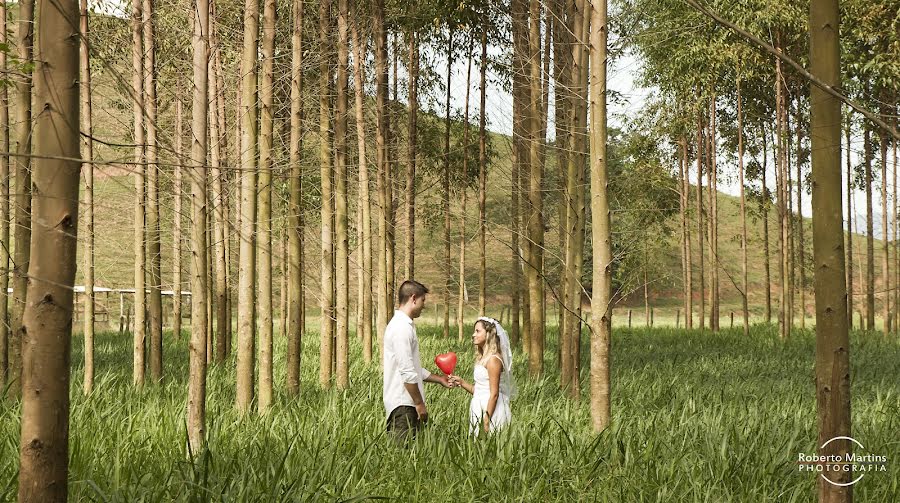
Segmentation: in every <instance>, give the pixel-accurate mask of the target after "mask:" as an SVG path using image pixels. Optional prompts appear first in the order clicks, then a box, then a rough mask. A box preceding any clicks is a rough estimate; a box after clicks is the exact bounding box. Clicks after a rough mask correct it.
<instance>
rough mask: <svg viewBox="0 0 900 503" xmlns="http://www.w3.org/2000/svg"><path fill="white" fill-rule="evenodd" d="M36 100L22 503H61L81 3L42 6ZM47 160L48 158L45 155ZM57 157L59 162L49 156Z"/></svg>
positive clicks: (75, 198)
mask: <svg viewBox="0 0 900 503" xmlns="http://www.w3.org/2000/svg"><path fill="white" fill-rule="evenodd" d="M39 12H40V23H39V30H40V31H39V34H38V36H39V37H38V40H39V42H40V45H39V47H38V53H39V54H40V55H41V58H40V63H39V66H37V67H36V71H35V79H34V82H35V98H36V102H37V107H38V110H41V113H40V114H38V115H37V117H36V118H35V119H36V120H35V127H34V134H35V145H36V146H37V148H36V152H35V153H36V154H37V156H36V158H35V160H34V187H35V197H34V215H35V219H34V222H35V226H34V234H33V236H32V237H33V239H32V240H31V248H32V249H31V264H30V267H29V269H28V272H29V276H30V280H29V281H30V282H31V285H30V288H29V289H28V296H27V307H26V308H25V313H24V318H23V325H24V330H23V331H22V332H23V338H22V364H23V365H22V428H21V437H20V441H19V501H21V502H26V501H42V502H44V501H46V502H64V501H66V498H67V478H68V477H67V474H68V451H69V445H68V444H69V379H70V377H69V375H70V360H71V355H72V339H71V334H72V311H73V298H72V297H73V293H72V290H73V287H74V286H75V269H76V265H77V263H76V253H77V250H78V189H79V187H78V186H79V183H78V182H79V172H80V170H81V163H80V162H78V161H77V160H75V159H78V157H79V155H80V152H79V143H80V142H79V125H80V122H79V113H78V106H79V99H78V98H79V93H78V90H79V85H78V77H79V75H78V47H79V43H78V40H77V38H76V37H73V36H72V32H73V31H74V30H75V29H76V28H75V26H76V20H77V19H78V15H79V12H78V2H75V1H69V2H61V3H54V2H41V5H40V10H39ZM43 156H47V157H43ZM52 156H58V157H59V158H67V160H62V159H51V158H49V157H52Z"/></svg>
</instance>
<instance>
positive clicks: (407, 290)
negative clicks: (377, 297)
mask: <svg viewBox="0 0 900 503" xmlns="http://www.w3.org/2000/svg"><path fill="white" fill-rule="evenodd" d="M426 293H428V287H426V286H425V285H423V284H422V283H419V282H418V281H415V280H412V279H408V280H406V281H404V282H403V284H401V285H400V288H399V289H398V293H397V300H398V301H399V302H400V305H401V306H402V305H403V304H406V301H408V300H409V299H410V297H412V296H413V295H416V296H418V297H421V296H423V295H425V294H426Z"/></svg>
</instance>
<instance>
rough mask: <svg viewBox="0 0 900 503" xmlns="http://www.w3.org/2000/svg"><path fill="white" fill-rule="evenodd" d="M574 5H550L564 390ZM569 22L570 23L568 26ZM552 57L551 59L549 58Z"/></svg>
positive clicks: (567, 375)
mask: <svg viewBox="0 0 900 503" xmlns="http://www.w3.org/2000/svg"><path fill="white" fill-rule="evenodd" d="M574 8H575V4H574V3H569V2H567V1H565V0H554V1H553V2H551V3H550V9H551V11H550V15H551V19H552V24H553V29H552V32H553V82H554V84H553V97H554V114H555V117H554V120H553V125H554V130H555V132H554V136H555V137H556V141H555V145H554V147H555V148H554V152H555V153H556V171H557V177H558V178H559V189H558V190H559V204H558V205H557V210H558V214H559V215H558V218H559V225H558V228H559V256H560V257H561V258H562V260H561V267H560V278H559V280H560V285H561V286H560V289H559V291H560V294H559V295H558V297H559V299H558V300H559V303H560V306H559V318H558V320H557V326H558V332H559V344H558V360H559V362H558V365H559V367H560V373H559V381H560V382H559V384H560V389H563V390H565V389H566V388H567V387H568V384H569V382H570V381H571V368H569V367H570V364H571V362H572V360H571V358H569V355H571V349H572V344H571V334H570V333H569V330H568V326H569V318H570V317H571V312H570V311H571V305H572V303H571V299H570V298H569V290H570V281H571V278H572V274H573V273H574V271H570V270H569V264H570V263H569V261H568V260H569V248H568V246H569V244H570V242H571V235H570V234H571V233H570V232H569V225H570V224H569V221H568V213H569V210H570V208H571V207H572V202H573V195H574V194H572V193H570V192H569V183H570V181H571V180H570V179H569V177H568V170H569V159H568V158H569V155H571V153H570V152H569V148H570V140H571V137H570V135H571V134H572V133H571V131H570V130H569V126H570V124H569V122H571V120H570V117H569V113H570V111H569V109H568V106H569V105H570V103H569V102H570V101H571V98H570V93H571V86H572V79H571V77H572V75H571V66H572V63H571V61H572V54H573V49H574V45H573V40H574V37H572V36H570V30H571V29H573V28H574V26H573V18H575V17H576V16H575V14H574ZM567 20H568V21H569V22H568V24H567ZM548 57H549V56H548Z"/></svg>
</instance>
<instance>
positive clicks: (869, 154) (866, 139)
mask: <svg viewBox="0 0 900 503" xmlns="http://www.w3.org/2000/svg"><path fill="white" fill-rule="evenodd" d="M863 129H864V130H865V132H864V133H863V159H864V164H865V169H866V330H875V230H874V218H873V214H872V213H873V212H872V158H873V157H874V155H875V154H874V152H873V148H872V134H871V128H869V127H868V126H866V125H863Z"/></svg>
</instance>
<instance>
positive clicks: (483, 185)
mask: <svg viewBox="0 0 900 503" xmlns="http://www.w3.org/2000/svg"><path fill="white" fill-rule="evenodd" d="M487 64H488V59H487V26H486V25H485V26H483V27H482V30H481V64H480V65H479V67H480V68H479V69H480V70H481V81H480V86H479V91H480V92H479V94H480V101H479V107H478V238H479V239H478V316H485V315H486V313H485V310H486V308H487Z"/></svg>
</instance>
